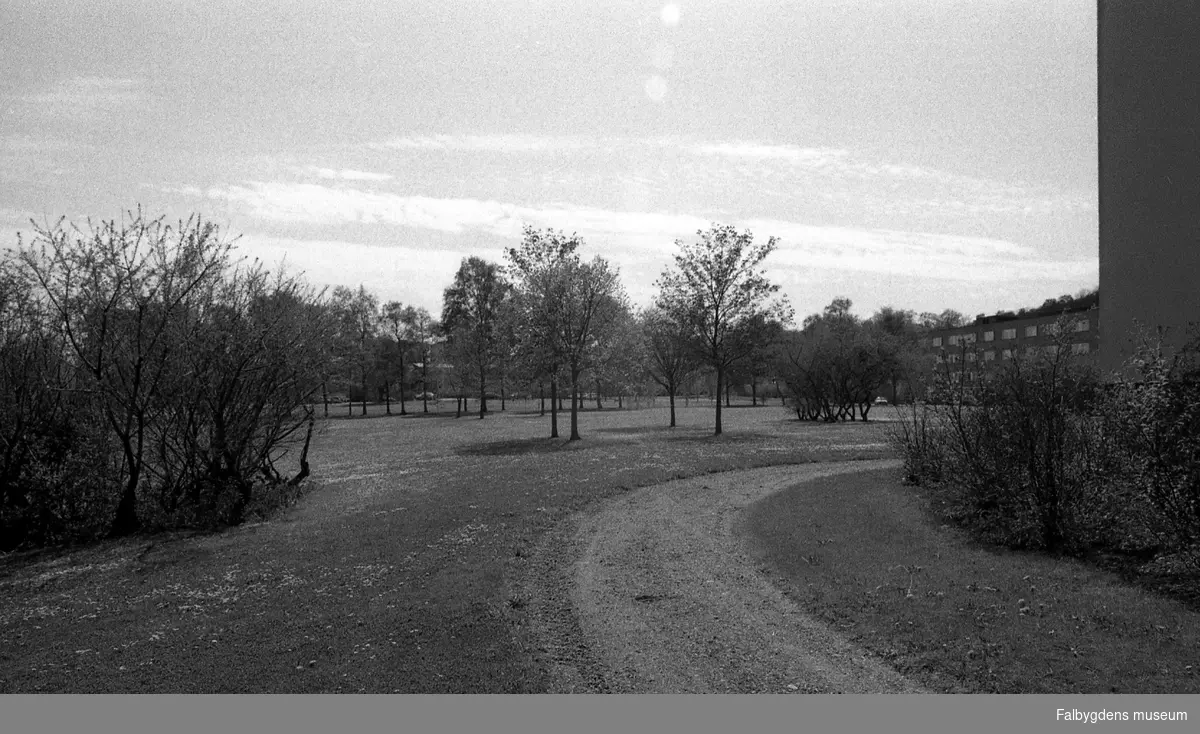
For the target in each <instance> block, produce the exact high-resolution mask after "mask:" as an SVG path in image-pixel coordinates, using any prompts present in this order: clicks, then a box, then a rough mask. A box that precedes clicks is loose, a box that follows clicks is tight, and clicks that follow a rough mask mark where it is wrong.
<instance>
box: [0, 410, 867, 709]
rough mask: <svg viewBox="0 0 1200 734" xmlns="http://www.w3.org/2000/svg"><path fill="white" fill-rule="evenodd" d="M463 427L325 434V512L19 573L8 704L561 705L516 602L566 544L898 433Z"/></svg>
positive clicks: (430, 422) (856, 451)
mask: <svg viewBox="0 0 1200 734" xmlns="http://www.w3.org/2000/svg"><path fill="white" fill-rule="evenodd" d="M416 406H417V410H418V411H419V404H416ZM342 407H343V408H345V406H342ZM445 407H446V406H445V405H442V406H441V413H440V415H439V416H423V415H421V414H419V412H418V413H416V414H412V415H410V416H408V417H404V418H401V417H399V416H391V417H387V416H381V415H379V414H380V413H381V412H382V406H371V410H370V413H369V417H367V418H357V417H356V418H353V419H331V420H328V421H322V422H321V427H322V429H321V432H320V433H319V434H318V436H317V437H316V438H315V439H314V444H313V449H312V453H311V456H310V459H311V462H312V467H313V474H312V476H311V477H310V479H309V480H308V490H307V493H306V494H305V495H304V496H303V497H302V498H301V500H300V501H299V503H298V504H297V505H295V506H294V507H292V508H291V509H290V510H288V511H286V512H284V513H282V514H281V515H279V516H277V517H275V518H273V519H271V520H270V521H267V522H257V523H250V524H247V525H244V526H242V527H238V528H232V529H229V530H227V531H224V532H219V533H208V534H199V533H176V534H171V535H167V534H159V535H155V536H140V537H135V538H131V539H127V540H121V541H109V542H103V543H99V544H95V545H92V546H87V547H81V548H71V549H60V550H55V551H43V552H39V553H12V554H8V555H7V556H5V557H2V558H0V692H4V693H16V692H36V691H54V692H71V693H92V692H106V693H121V692H163V693H169V692H170V693H175V692H178V693H185V692H188V693H200V692H205V693H230V692H273V693H304V692H367V693H391V692H406V693H416V692H437V693H450V692H474V693H517V692H538V691H542V690H545V688H546V685H547V678H546V667H545V665H546V663H545V661H544V660H542V657H541V655H542V653H541V652H540V651H539V650H537V648H536V645H535V643H534V642H533V639H534V638H533V636H532V635H531V634H529V630H528V624H527V620H526V618H525V617H524V614H525V612H524V610H523V607H522V605H521V604H520V602H519V600H517V599H511V598H509V597H508V591H507V588H508V587H507V582H508V581H509V580H511V578H512V577H513V574H515V573H517V572H518V571H519V570H520V568H521V567H522V564H523V562H524V554H526V553H527V552H528V551H529V549H530V548H531V547H532V546H533V544H534V543H535V542H536V540H537V539H538V537H539V536H540V535H541V534H542V533H543V532H544V531H545V530H547V529H548V528H550V527H551V526H552V525H553V524H554V523H556V522H557V521H559V520H561V519H564V518H566V517H568V516H570V515H571V514H572V513H575V512H577V511H579V510H580V509H582V508H583V507H585V506H586V505H588V504H589V503H592V502H596V501H598V500H601V499H603V498H605V497H610V496H614V495H616V494H618V493H621V492H625V491H628V490H630V489H632V488H634V487H640V486H645V485H648V484H654V483H657V482H662V481H665V480H669V479H672V478H676V477H686V476H692V475H696V474H700V473H705V472H713V471H724V470H732V469H740V468H750V467H757V466H767V465H773V464H786V463H799V462H807V461H828V460H847V459H857V458H878V457H881V456H885V455H887V454H888V453H889V450H888V448H887V446H886V437H885V436H884V435H883V433H884V431H883V430H882V428H881V426H880V425H879V424H868V425H863V424H848V425H835V426H826V425H814V424H804V423H799V422H796V421H795V420H792V416H791V414H789V413H787V412H786V411H784V410H782V409H780V408H779V407H778V406H772V407H760V408H749V407H747V408H735V409H731V410H728V411H726V413H725V428H726V433H725V435H723V436H721V437H717V438H714V437H712V436H710V435H709V434H710V432H711V421H712V408H711V407H703V408H701V407H690V408H683V407H681V408H680V411H679V418H680V426H679V427H678V428H676V429H674V430H669V429H667V428H665V425H666V422H667V417H666V410H665V409H664V408H661V407H660V408H654V409H645V410H625V411H616V410H606V411H603V412H595V411H589V412H586V413H584V414H583V415H582V416H581V421H580V423H581V431H582V433H583V436H584V440H583V441H581V442H576V443H567V442H566V441H565V440H562V439H557V440H551V439H548V438H546V436H547V435H548V425H549V419H548V417H547V418H542V417H539V416H537V415H536V414H530V413H524V414H521V413H516V412H507V413H504V414H500V413H493V414H491V415H489V416H488V417H487V418H486V419H484V420H479V419H478V418H476V417H473V416H472V417H463V418H461V419H455V418H453V417H452V416H453V412H452V410H451V411H450V412H447V411H446V410H445ZM413 408H414V404H413V403H409V405H408V409H409V411H410V413H411V412H412V411H413ZM393 410H394V411H395V410H396V409H395V406H394V407H393ZM355 413H356V415H357V410H356V411H355ZM560 421H561V422H560V430H561V431H562V432H563V434H564V435H566V433H567V429H568V427H569V422H568V421H569V416H566V415H564V416H561V417H560Z"/></svg>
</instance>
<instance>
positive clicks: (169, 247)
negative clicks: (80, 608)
mask: <svg viewBox="0 0 1200 734" xmlns="http://www.w3.org/2000/svg"><path fill="white" fill-rule="evenodd" d="M229 250H230V243H228V242H223V241H221V240H220V239H219V237H218V231H217V228H216V226H215V225H213V224H211V223H209V222H204V221H202V220H201V219H200V218H198V217H195V218H192V219H189V220H188V221H186V222H180V223H179V225H178V226H177V227H171V226H169V225H167V224H165V223H164V221H163V219H161V218H160V219H148V218H146V217H145V216H144V215H143V214H142V213H141V211H137V212H130V213H129V214H128V219H127V220H123V221H121V222H117V221H108V222H102V223H100V224H98V225H89V231H86V232H85V231H82V230H80V229H77V228H74V227H72V228H66V227H64V226H63V220H59V222H58V223H57V224H55V225H54V226H46V227H41V226H37V225H36V223H35V236H34V239H33V242H32V243H31V244H30V246H29V247H22V253H21V256H22V259H23V260H24V262H25V263H26V264H27V265H28V267H29V269H30V271H31V272H32V273H33V274H34V276H35V277H36V279H37V281H38V283H39V285H40V286H41V289H42V291H43V292H44V293H45V295H46V297H47V299H48V301H49V304H50V306H51V308H52V309H53V310H54V312H55V316H56V318H57V319H58V320H59V321H60V322H61V323H62V324H63V328H64V332H65V334H66V337H67V340H68V342H69V343H70V345H71V348H72V351H73V353H74V356H75V357H76V358H77V359H78V361H79V362H80V364H81V366H82V368H83V369H84V371H85V372H86V373H87V374H88V375H89V377H90V381H91V386H92V389H94V390H95V391H96V392H97V394H98V395H99V396H100V399H101V405H102V408H101V410H102V413H103V415H104V418H105V421H106V423H107V424H108V426H109V428H110V429H111V430H112V432H113V434H114V435H115V436H116V437H117V439H118V441H119V442H120V445H121V450H122V454H123V461H124V472H123V473H124V476H125V486H124V489H123V491H122V493H121V499H120V502H119V504H118V505H117V511H116V517H115V518H114V520H113V523H112V528H111V534H112V535H113V536H120V535H125V534H129V533H132V532H135V531H136V530H137V529H138V528H139V527H140V525H141V522H140V520H139V517H138V509H137V500H138V487H139V485H140V483H141V481H142V478H143V474H144V469H145V449H146V438H147V431H148V429H149V428H150V427H151V426H152V425H153V424H154V423H155V422H156V421H157V420H158V419H159V417H160V415H159V403H160V401H159V400H158V393H159V388H160V384H161V382H162V380H163V377H164V375H166V374H167V368H168V366H169V363H170V359H171V356H172V350H171V346H172V345H171V344H170V343H169V340H168V339H167V335H168V332H169V330H170V328H171V326H172V322H173V320H174V319H175V318H176V317H177V316H178V313H179V311H180V308H181V306H182V304H183V302H184V300H185V299H186V298H187V297H188V295H189V294H190V293H191V292H192V291H193V290H194V289H196V288H197V287H199V286H200V285H201V284H203V283H205V282H206V281H208V280H210V279H212V278H215V277H217V276H218V275H219V274H220V272H221V269H222V268H223V267H225V265H226V263H227V261H228V257H229Z"/></svg>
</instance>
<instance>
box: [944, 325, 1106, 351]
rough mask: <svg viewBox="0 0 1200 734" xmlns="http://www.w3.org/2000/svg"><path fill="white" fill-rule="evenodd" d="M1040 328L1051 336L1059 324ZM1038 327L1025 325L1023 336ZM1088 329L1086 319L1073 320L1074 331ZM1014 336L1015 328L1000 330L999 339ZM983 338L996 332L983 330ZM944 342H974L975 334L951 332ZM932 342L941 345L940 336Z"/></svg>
mask: <svg viewBox="0 0 1200 734" xmlns="http://www.w3.org/2000/svg"><path fill="white" fill-rule="evenodd" d="M1040 328H1041V332H1042V334H1045V335H1050V336H1053V335H1055V334H1057V333H1058V329H1059V326H1058V324H1057V323H1051V324H1042V325H1041V327H1040ZM1038 329H1039V327H1038V325H1037V324H1033V325H1032V326H1026V327H1025V336H1026V337H1034V336H1037V335H1038ZM1090 329H1091V323H1090V322H1089V321H1088V320H1087V319H1083V320H1082V321H1076V322H1075V331H1088V330H1090ZM1016 338H1017V330H1016V329H1015V328H1012V329H1001V330H1000V340H1001V341H1005V340H1008V339H1016ZM983 340H984V341H985V342H991V341H995V340H996V332H995V331H985V332H983ZM946 342H947V344H948V345H949V346H952V347H956V346H958V345H960V344H974V343H975V334H973V333H971V334H953V335H951V336H949V337H947V339H946ZM932 344H933V346H935V347H940V346H942V337H940V336H935V337H933V342H932Z"/></svg>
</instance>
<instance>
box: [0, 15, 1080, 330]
mask: <svg viewBox="0 0 1200 734" xmlns="http://www.w3.org/2000/svg"><path fill="white" fill-rule="evenodd" d="M0 19H2V22H0V238H2V239H0V244H2V245H6V246H11V245H12V244H14V243H15V242H16V233H17V232H18V231H22V232H26V233H28V231H29V226H28V222H29V219H30V218H31V217H32V218H34V219H35V220H37V221H39V222H41V221H44V220H47V219H49V220H56V219H57V218H58V217H60V216H66V217H68V219H70V220H73V221H76V222H79V223H83V222H84V220H86V219H87V218H88V217H91V218H93V219H112V218H118V217H120V216H121V212H122V211H123V210H125V209H129V208H133V207H136V206H138V205H139V204H140V205H141V206H142V207H143V208H144V209H145V210H146V211H148V212H151V213H156V214H159V213H161V214H165V215H167V216H168V217H169V218H172V219H174V218H178V217H186V216H187V215H188V214H190V213H192V212H196V213H200V214H202V215H203V216H205V217H206V218H209V219H212V220H213V221H215V222H217V223H218V224H220V225H221V226H222V228H223V229H224V230H225V231H226V232H227V233H228V234H229V235H230V236H235V235H236V236H240V240H239V250H240V252H241V253H242V254H244V255H247V256H250V257H258V258H261V259H264V260H266V261H267V262H270V263H275V262H278V261H279V260H280V259H281V258H286V262H287V263H288V264H289V267H291V268H293V269H298V270H303V271H305V272H306V273H307V276H308V278H309V279H310V280H311V281H313V282H315V283H322V284H325V283H327V284H335V285H351V286H357V285H358V284H360V283H361V284H364V285H366V287H367V288H369V289H371V290H373V291H374V292H376V293H377V294H379V295H380V296H381V297H382V298H384V299H397V300H400V301H403V302H405V303H411V304H414V305H419V306H424V307H426V308H429V309H430V310H431V311H433V312H435V313H436V312H438V311H440V304H441V293H442V289H443V288H444V287H445V286H446V285H448V284H449V282H450V280H451V278H452V277H453V273H454V271H455V270H456V269H457V267H458V264H459V261H460V260H461V259H462V258H463V257H465V256H466V255H468V254H478V255H481V256H484V257H487V258H490V259H493V260H497V261H499V260H501V254H502V252H503V248H504V247H505V246H508V245H512V244H514V243H515V242H516V241H517V238H518V237H519V236H520V232H521V227H522V226H523V225H524V224H526V223H528V224H531V225H533V226H535V227H553V228H555V229H562V230H565V231H567V232H578V233H579V234H580V235H582V236H583V237H584V239H585V242H586V250H587V254H592V253H598V254H601V255H604V256H605V257H607V258H608V259H609V260H611V261H612V262H613V263H614V264H615V265H617V266H619V268H620V270H621V274H622V278H623V280H624V282H625V284H626V287H627V290H628V291H629V293H630V295H631V297H632V298H633V300H634V301H635V303H637V304H639V305H644V304H648V303H649V301H650V300H651V299H652V297H653V292H654V289H653V283H654V280H655V279H656V278H657V276H658V275H659V274H660V273H661V271H662V270H663V268H665V267H666V266H668V265H669V264H670V262H671V255H672V253H673V251H674V249H675V245H674V242H675V240H676V239H678V238H685V239H690V238H692V237H694V236H695V232H696V230H697V229H702V228H707V227H708V226H709V224H710V223H712V222H721V223H730V224H734V225H736V226H737V227H739V228H749V229H750V230H751V231H752V232H753V233H754V234H755V236H756V238H761V239H766V238H767V237H771V236H774V237H777V238H778V239H779V247H778V250H777V251H776V252H775V253H774V254H773V255H772V256H771V257H770V258H769V259H768V260H767V261H766V265H767V266H768V270H769V272H770V274H771V276H772V277H773V278H774V279H775V281H776V282H778V283H780V284H781V285H782V286H783V289H784V291H785V292H786V293H787V295H788V297H789V298H790V300H791V301H792V303H793V305H794V306H795V307H796V312H797V314H798V316H800V317H801V318H802V317H803V316H804V315H805V314H807V313H811V312H813V311H818V310H820V309H821V308H822V307H823V306H824V305H825V304H827V303H829V301H830V300H831V299H832V298H833V297H834V296H837V295H844V296H848V297H850V298H851V299H852V300H853V301H854V303H855V311H856V312H858V313H860V314H863V315H866V314H868V313H870V312H871V311H873V310H875V309H876V308H878V307H879V306H882V305H893V306H896V307H901V308H911V309H915V310H918V311H924V310H937V311H940V310H942V309H944V308H955V309H957V310H960V311H963V312H965V313H968V314H975V313H982V312H992V311H995V310H998V309H1006V308H1018V307H1021V306H1036V305H1039V304H1041V303H1042V301H1044V300H1045V299H1046V298H1049V297H1052V296H1058V295H1060V294H1063V293H1073V292H1075V291H1078V290H1079V289H1081V288H1084V287H1087V286H1092V285H1094V284H1095V283H1096V282H1097V280H1098V274H1097V268H1098V265H1097V171H1096V158H1097V154H1096V145H1097V143H1096V10H1095V3H1094V2H1093V1H1092V0H1006V1H995V0H972V1H971V2H957V1H956V2H950V1H949V0H945V1H943V0H926V1H924V2H917V1H915V0H911V1H910V0H896V1H893V2H883V1H877V0H810V1H809V2H803V3H792V2H782V1H776V2H758V1H756V0H741V1H738V2H732V1H729V2H725V1H718V0H711V1H704V0H696V1H694V2H686V1H680V2H672V3H664V2H661V0H659V1H658V2H635V1H633V0H609V1H602V2H595V1H587V2H584V1H581V0H565V1H564V0H553V1H552V0H535V1H528V0H526V1H522V2H516V1H515V0H499V1H496V0H460V1H459V2H449V3H432V2H396V1H395V0H379V1H378V2H360V1H356V0H349V1H348V2H336V3H335V2H311V1H310V0H301V1H299V2H283V1H282V0H280V1H278V2H255V1H253V0H251V1H250V2H236V3H234V2H225V1H224V0H221V1H206V0H194V1H193V2H186V3H185V2H176V1H175V0H168V1H167V2H151V1H149V0H142V1H138V2H120V1H118V0H113V1H112V2H89V1H88V0H78V1H75V2H64V1H61V0H54V1H46V0H28V1H27V2H20V1H15V0H0Z"/></svg>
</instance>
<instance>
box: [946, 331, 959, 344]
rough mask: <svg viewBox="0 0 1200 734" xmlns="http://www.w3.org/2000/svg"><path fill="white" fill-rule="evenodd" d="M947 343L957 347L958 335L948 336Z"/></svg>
mask: <svg viewBox="0 0 1200 734" xmlns="http://www.w3.org/2000/svg"><path fill="white" fill-rule="evenodd" d="M946 343H947V344H949V345H950V346H952V347H957V346H958V335H957V334H951V335H950V336H948V337H946Z"/></svg>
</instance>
